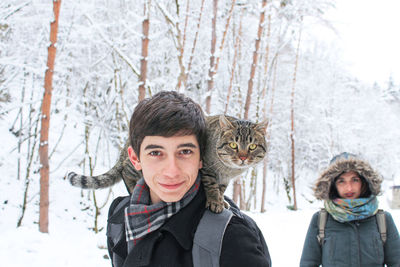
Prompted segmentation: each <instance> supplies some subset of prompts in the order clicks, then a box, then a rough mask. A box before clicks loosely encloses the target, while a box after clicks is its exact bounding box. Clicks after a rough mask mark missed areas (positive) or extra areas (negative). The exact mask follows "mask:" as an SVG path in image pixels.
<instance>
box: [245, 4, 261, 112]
mask: <svg viewBox="0 0 400 267" xmlns="http://www.w3.org/2000/svg"><path fill="white" fill-rule="evenodd" d="M266 5H267V0H263V1H262V7H261V13H260V22H259V23H258V31H257V38H256V42H255V50H254V52H253V64H252V65H251V69H250V79H249V84H248V89H247V97H246V103H245V105H244V119H248V117H249V109H250V102H251V95H252V93H253V84H254V76H255V73H256V69H257V62H258V52H259V49H260V42H261V35H262V32H263V28H264V26H263V24H264V19H265V7H266Z"/></svg>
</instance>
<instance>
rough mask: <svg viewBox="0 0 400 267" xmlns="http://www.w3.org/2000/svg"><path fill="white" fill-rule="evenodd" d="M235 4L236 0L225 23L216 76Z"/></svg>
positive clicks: (217, 59)
mask: <svg viewBox="0 0 400 267" xmlns="http://www.w3.org/2000/svg"><path fill="white" fill-rule="evenodd" d="M235 3H236V0H232V5H231V8H230V10H229V13H228V18H227V19H226V23H225V30H224V33H223V34H222V40H221V44H220V45H219V49H218V51H219V52H218V57H217V58H216V62H215V70H214V74H215V73H217V71H218V65H219V60H220V59H221V55H222V51H223V50H224V44H225V39H226V34H227V33H228V29H229V24H230V21H231V18H232V14H233V8H234V7H235Z"/></svg>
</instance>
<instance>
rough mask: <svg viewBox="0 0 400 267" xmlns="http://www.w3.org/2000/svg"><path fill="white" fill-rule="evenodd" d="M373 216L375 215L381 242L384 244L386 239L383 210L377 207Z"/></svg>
mask: <svg viewBox="0 0 400 267" xmlns="http://www.w3.org/2000/svg"><path fill="white" fill-rule="evenodd" d="M375 217H376V223H377V224H378V230H379V233H380V234H381V239H382V242H383V244H385V242H386V239H387V236H386V217H385V212H384V211H383V210H382V209H379V210H378V212H377V213H376V216H375Z"/></svg>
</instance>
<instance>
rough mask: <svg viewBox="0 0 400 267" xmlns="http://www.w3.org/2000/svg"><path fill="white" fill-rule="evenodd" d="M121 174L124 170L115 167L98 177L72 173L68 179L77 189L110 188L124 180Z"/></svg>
mask: <svg viewBox="0 0 400 267" xmlns="http://www.w3.org/2000/svg"><path fill="white" fill-rule="evenodd" d="M121 172H122V168H121V167H120V166H114V167H113V168H112V169H111V170H109V171H108V172H106V173H103V174H100V175H97V176H86V175H80V174H77V173H75V172H70V173H68V175H67V179H68V180H69V182H70V183H71V185H73V186H76V187H80V188H83V189H99V188H106V187H110V186H112V185H114V184H116V183H118V182H119V181H120V180H121V179H122V174H121Z"/></svg>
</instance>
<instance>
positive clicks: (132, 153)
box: [128, 146, 142, 171]
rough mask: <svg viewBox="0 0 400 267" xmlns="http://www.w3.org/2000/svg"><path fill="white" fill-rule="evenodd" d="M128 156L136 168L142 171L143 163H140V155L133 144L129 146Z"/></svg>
mask: <svg viewBox="0 0 400 267" xmlns="http://www.w3.org/2000/svg"><path fill="white" fill-rule="evenodd" d="M128 157H129V160H130V161H131V163H132V165H133V166H134V167H135V169H136V170H138V171H140V170H141V169H142V165H141V164H140V160H139V157H138V156H137V154H136V152H135V150H133V148H132V147H131V146H129V147H128Z"/></svg>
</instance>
